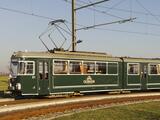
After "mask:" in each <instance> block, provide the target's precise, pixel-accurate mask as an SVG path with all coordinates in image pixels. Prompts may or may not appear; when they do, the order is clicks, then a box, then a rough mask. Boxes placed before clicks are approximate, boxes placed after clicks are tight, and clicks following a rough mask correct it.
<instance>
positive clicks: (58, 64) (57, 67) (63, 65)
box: [53, 61, 68, 74]
mask: <svg viewBox="0 0 160 120" xmlns="http://www.w3.org/2000/svg"><path fill="white" fill-rule="evenodd" d="M53 67H54V68H53V69H54V74H67V72H68V61H54V66H53Z"/></svg>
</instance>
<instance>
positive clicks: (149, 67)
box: [148, 63, 160, 76]
mask: <svg viewBox="0 0 160 120" xmlns="http://www.w3.org/2000/svg"><path fill="white" fill-rule="evenodd" d="M151 65H160V63H149V64H148V73H149V74H148V75H150V76H152V75H160V73H158V71H157V74H151Z"/></svg>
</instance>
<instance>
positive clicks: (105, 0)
mask: <svg viewBox="0 0 160 120" xmlns="http://www.w3.org/2000/svg"><path fill="white" fill-rule="evenodd" d="M107 1H109V0H102V1H99V2H95V3H91V4H88V5H84V6H81V7H79V8H76V9H74V10H80V9H83V8H86V7H90V6H94V5H96V4H100V3H103V2H107Z"/></svg>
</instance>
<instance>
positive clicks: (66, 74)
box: [51, 60, 122, 94]
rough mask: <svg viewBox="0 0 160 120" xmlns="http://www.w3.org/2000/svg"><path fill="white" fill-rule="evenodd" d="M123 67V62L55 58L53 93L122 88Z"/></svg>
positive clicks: (52, 81)
mask: <svg viewBox="0 0 160 120" xmlns="http://www.w3.org/2000/svg"><path fill="white" fill-rule="evenodd" d="M81 64H82V65H83V70H82V68H81V66H80V65H81ZM65 65H67V66H68V68H67V69H66V68H64V66H65ZM86 66H88V70H87V71H86V70H85V69H84V68H85V67H86ZM121 69H122V62H112V61H111V62H104V61H103V62H102V61H101V62H100V61H83V62H82V61H66V60H54V61H53V75H52V80H51V83H52V94H54V93H59V92H64V93H66V92H99V91H112V90H115V89H121V88H122V73H121V71H122V70H121ZM64 70H65V71H64Z"/></svg>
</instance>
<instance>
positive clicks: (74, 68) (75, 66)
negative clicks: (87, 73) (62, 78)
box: [69, 61, 82, 74]
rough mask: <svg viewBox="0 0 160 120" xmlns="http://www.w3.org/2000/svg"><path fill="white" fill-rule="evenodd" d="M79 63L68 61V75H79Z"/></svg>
mask: <svg viewBox="0 0 160 120" xmlns="http://www.w3.org/2000/svg"><path fill="white" fill-rule="evenodd" d="M81 65H82V63H81V62H77V61H70V64H69V73H70V74H81Z"/></svg>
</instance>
